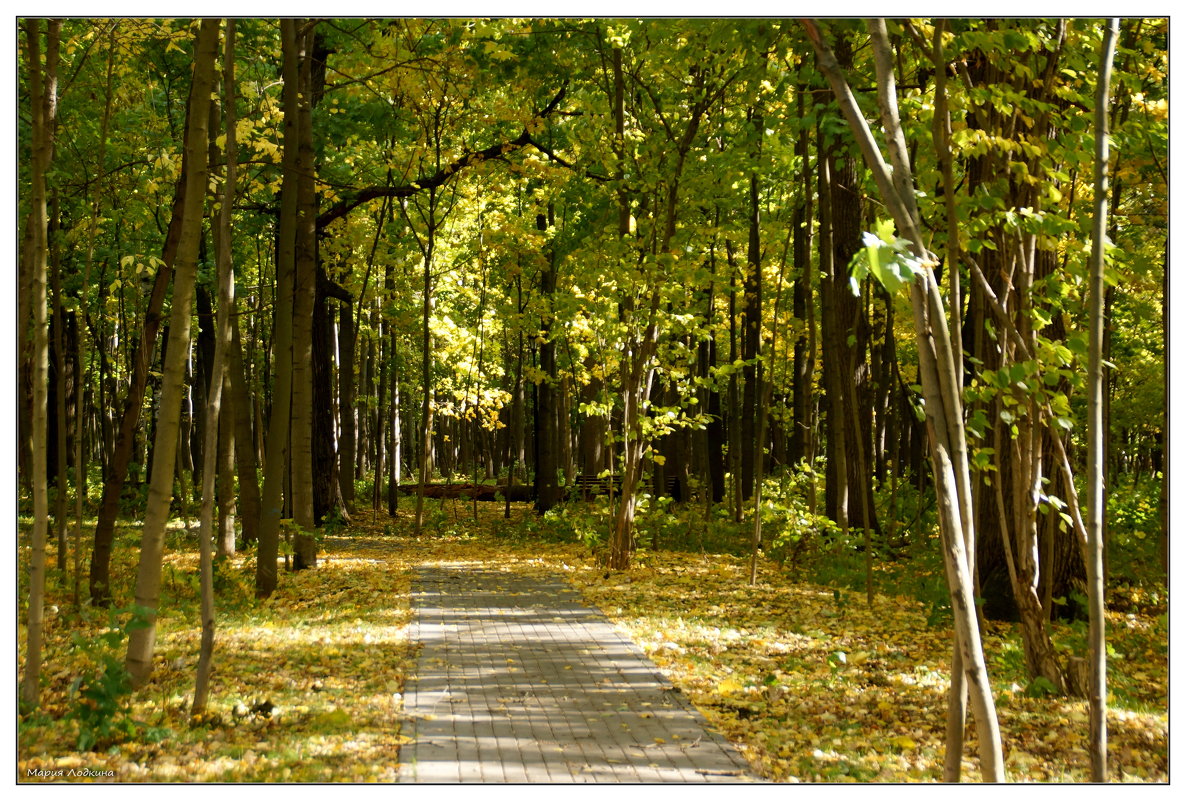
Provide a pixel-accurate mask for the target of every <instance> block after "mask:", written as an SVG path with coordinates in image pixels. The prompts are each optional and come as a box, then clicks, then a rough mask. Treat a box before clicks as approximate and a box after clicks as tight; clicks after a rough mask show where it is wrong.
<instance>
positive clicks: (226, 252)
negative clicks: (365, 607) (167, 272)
mask: <svg viewBox="0 0 1186 801" xmlns="http://www.w3.org/2000/svg"><path fill="white" fill-rule="evenodd" d="M223 70H224V71H223V97H224V101H223V102H224V104H225V108H226V112H225V117H226V148H225V150H226V173H225V175H224V178H223V181H224V184H223V191H222V197H221V203H220V205H219V213H218V221H217V226H216V227H215V230H214V253H215V260H216V263H217V265H218V317H217V320H216V321H215V329H214V331H213V332H212V333H213V334H214V354H213V358H212V359H211V365H210V390H209V392H208V393H207V397H206V415H205V419H206V431H205V437H206V441H205V443H204V446H203V450H202V453H203V456H204V459H205V464H204V465H203V466H202V511H201V522H200V524H199V528H198V543H199V548H200V550H199V553H200V557H199V559H200V563H201V564H200V571H201V584H202V601H201V605H202V606H201V608H202V611H201V615H202V639H201V647H200V650H199V652H198V668H197V677H196V679H195V682H194V700H193V705H192V706H191V707H190V714H192V715H200V714H201V713H203V712H204V711H205V710H206V703H207V700H208V698H209V692H210V672H211V668H212V667H213V659H214V625H215V621H214V564H213V554H212V550H213V548H212V544H213V543H212V538H213V535H214V531H213V528H214V506H215V497H214V492H215V486H214V483H215V473H216V471H217V469H218V468H217V464H218V450H219V448H218V439H219V429H220V428H221V429H223V430H224V431H226V432H228V433H229V432H230V431H231V430H232V426H231V424H230V423H231V421H229V420H220V415H219V413H220V411H221V409H222V390H223V386H224V385H225V384H226V383H227V382H226V381H225V365H226V361H227V350H228V349H229V347H230V342H231V316H232V311H233V310H234V305H235V272H234V264H233V262H232V261H231V208H232V207H233V206H234V202H235V179H236V160H237V159H238V151H237V149H236V147H235V118H236V115H235V20H233V19H229V20H227V29H226V48H225V50H224V52H223ZM228 439H229V438H228ZM228 461H229V460H228ZM228 467H229V465H228ZM230 477H231V473H230V470H229V469H227V470H225V471H224V472H223V473H222V475H221V477H220V481H222V482H223V483H226V482H228V481H229V480H230ZM224 542H225V540H224ZM224 547H225V546H224ZM231 549H232V550H233V549H234V536H233V534H232V537H231Z"/></svg>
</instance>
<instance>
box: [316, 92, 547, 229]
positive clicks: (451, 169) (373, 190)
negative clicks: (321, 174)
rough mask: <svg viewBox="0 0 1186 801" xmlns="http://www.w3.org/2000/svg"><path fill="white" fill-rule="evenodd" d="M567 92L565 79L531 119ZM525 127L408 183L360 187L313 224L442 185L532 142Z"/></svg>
mask: <svg viewBox="0 0 1186 801" xmlns="http://www.w3.org/2000/svg"><path fill="white" fill-rule="evenodd" d="M567 92H568V83H567V81H566V82H565V83H564V85H563V86H561V87H560V91H559V92H557V93H556V96H555V97H553V98H552V100H551V102H550V103H548V105H546V106H545V107H544V108H543V109H542V110H541V111H539V113H537V114H536V115H535V119H537V120H543V119H547V117H548V116H549V115H551V114H552V113H553V112H554V111H555V110H556V108H557V107H558V106H559V105H560V102H561V101H562V100H563V99H564V96H565V94H567ZM529 128H530V126H528V127H527V128H524V129H523V133H521V134H519V135H518V136H517V137H515V138H514V139H511V140H510V141H508V142H501V143H499V144H496V145H491V146H490V147H487V148H484V149H482V150H475V151H471V152H469V153H466V154H464V155H463V156H461V157H460V158H459V159H457V160H456V161H454V162H452V163H451V164H447V165H446V166H444V167H442V168H441V169H439V170H437V171H436V172H435V173H433V174H432V175H427V176H424V177H422V178H420V179H418V180H415V181H412V182H411V183H408V184H403V185H401V186H371V187H367V188H365V189H360V190H358V191H357V192H355V193H354V194H353V195H351V196H350V197H347V198H345V199H343V200H341V201H339V202H338V203H336V204H334V205H333V206H331V207H330V208H328V209H327V210H325V211H323V212H322V213H321V214H319V215H318V217H317V228H318V230H321V229H324V228H325V227H326V226H328V225H329V224H330V223H332V222H333V221H334V220H337V219H338V218H340V217H345V216H346V215H347V214H349V213H350V212H351V211H353V210H354V209H356V208H358V207H359V206H361V205H362V204H364V203H367V202H369V201H371V200H375V199H376V198H382V197H411V196H412V195H415V194H417V193H419V192H422V191H424V190H425V189H432V188H435V187H439V186H442V185H444V184H445V183H447V182H448V181H449V179H450V178H452V177H453V176H454V175H456V174H457V173H459V172H461V171H462V170H464V169H465V168H466V167H471V166H473V165H474V164H479V163H481V162H483V161H488V160H490V159H494V158H498V157H499V156H503V155H506V154H507V153H512V152H514V151H516V150H520V149H522V148H524V147H526V146H527V145H532V144H534V140H533V139H532V138H531V133H530V131H529Z"/></svg>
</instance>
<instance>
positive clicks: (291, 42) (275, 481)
mask: <svg viewBox="0 0 1186 801" xmlns="http://www.w3.org/2000/svg"><path fill="white" fill-rule="evenodd" d="M280 35H281V40H282V43H283V46H284V54H285V58H284V63H283V71H284V154H283V157H282V159H283V160H282V162H281V164H282V167H281V169H282V173H283V178H282V184H281V187H280V219H279V222H278V226H277V229H278V230H277V235H276V241H277V245H276V293H275V304H274V306H275V309H276V312H275V323H274V325H273V328H272V352H273V363H272V369H273V371H274V379H273V382H272V411H271V415H270V416H269V418H268V440H267V454H266V459H265V463H264V483H263V493H262V497H261V499H260V526H259V547H258V548H257V549H256V566H255V567H256V573H255V591H256V594H257V595H259V596H261V597H267V596H269V595H271V594H272V593H273V592H274V591H275V589H276V557H277V554H278V552H279V549H280V518H281V516H282V513H283V504H282V497H283V494H284V485H285V479H286V477H287V475H288V473H289V470H288V430H289V421H290V418H291V415H292V384H293V380H292V358H293V354H292V327H293V299H294V296H293V286H294V284H295V281H296V226H297V187H296V182H297V172H296V171H297V149H298V143H297V138H298V134H299V123H298V120H297V117H298V115H297V108H296V106H297V92H298V91H299V87H298V76H297V68H298V64H297V57H296V55H297V54H296V47H297V44H296V36H297V23H296V21H295V20H292V19H281V20H280Z"/></svg>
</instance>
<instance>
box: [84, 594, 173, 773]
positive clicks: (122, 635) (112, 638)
mask: <svg viewBox="0 0 1186 801" xmlns="http://www.w3.org/2000/svg"><path fill="white" fill-rule="evenodd" d="M151 614H152V610H151V609H146V608H145V607H142V606H134V607H130V608H127V609H116V610H112V612H111V618H110V623H109V625H108V628H107V631H105V632H104V633H102V634H100V635H98V636H97V637H87V636H85V635H82V634H78V633H75V634H74V635H73V638H72V639H73V645H74V648H75V649H76V650H79V651H81V652H83V653H84V654H87V655H88V656H89V657H90V659H89V661H90V662H91V663H92V668H91V669H89V670H87V671H85V672H84V673H83V674H82V675H80V676H78V677H77V678H75V679H74V681H73V682H72V683H71V685H70V697H71V698H72V699H74V701H75V703H74V707H73V709H72V710H71V711H70V714H69V715H68V716H67V717H68V718H71V719H73V720H76V721H78V750H79V751H90V750H92V749H94V748H99V747H103V746H106V745H109V744H112V743H117V742H122V741H125V740H130V739H133V738H135V737H138V736H139V737H144V738H145V739H147V740H150V741H159V740H161V739H163V738H164V737H165V736H167V735H168V732H167V731H166V730H164V729H157V728H152V727H149V726H146V725H145V724H143V723H140V722H139V721H136V720H133V719H132V716H131V712H130V710H129V707H128V699H129V697H130V696H131V694H132V677H131V676H130V675H129V674H128V670H127V668H126V667H124V662H123V658H122V653H123V646H124V641H125V640H126V639H127V637H128V635H129V634H131V633H132V632H133V631H136V630H138V629H143V628H147V627H148V626H149V625H150V623H149V617H150V615H151ZM123 617H126V618H127V619H126V620H125V621H124V622H123V623H120V622H119V620H120V618H123Z"/></svg>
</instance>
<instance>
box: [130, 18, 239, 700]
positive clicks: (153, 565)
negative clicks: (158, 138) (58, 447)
mask: <svg viewBox="0 0 1186 801" xmlns="http://www.w3.org/2000/svg"><path fill="white" fill-rule="evenodd" d="M218 28H219V21H218V20H216V19H205V20H203V21H202V23H201V28H200V29H199V32H198V34H197V37H196V42H195V45H194V72H193V82H192V84H191V87H190V97H189V109H188V114H187V123H186V131H185V149H186V151H187V158H188V159H189V163H190V170H189V173H188V174H187V176H186V183H185V194H184V209H185V211H184V214H183V217H182V222H181V232H180V238H179V241H178V247H177V259H176V263H175V264H174V280H173V307H172V311H171V313H170V318H169V347H168V352H167V354H166V355H167V358H166V361H165V365H164V375H163V377H162V382H161V383H162V389H161V403H160V411H159V413H158V422H157V427H156V435H155V440H156V441H155V444H154V447H153V450H154V452H155V457H154V461H153V471H152V483H151V484H150V486H149V490H148V508H147V510H146V511H145V515H144V528H143V536H142V540H141V544H140V563H139V568H138V570H137V574H136V605H137V606H138V607H140V608H142V609H144V610H151V611H148V612H146V614H147V617H148V625H147V626H146V627H145V628H141V629H136V630H135V631H133V632H132V633H131V635H130V638H129V641H128V653H127V659H126V667H127V670H128V673H129V675H130V676H131V678H132V682H133V684H134V685H135V686H141V685H143V684H144V683H145V682H146V681H147V680H148V678H149V676H150V675H151V673H152V657H153V653H154V651H155V645H156V616H157V605H158V603H159V601H160V584H161V560H162V556H163V554H164V545H165V524H166V523H167V522H168V519H169V505H170V502H171V500H172V496H173V466H174V464H175V460H176V453H177V446H178V434H179V432H180V422H181V421H180V414H181V395H182V391H183V389H184V387H183V383H184V378H185V360H186V356H187V355H188V351H189V339H190V337H189V334H190V317H191V315H192V313H193V311H192V304H193V293H194V280H195V278H196V276H197V267H198V265H197V258H198V244H199V240H200V239H201V235H202V205H203V200H204V198H205V194H206V185H207V178H206V176H207V165H206V146H207V140H208V134H209V130H208V126H207V123H208V119H209V114H210V93H211V91H212V90H213V87H214V61H215V57H216V55H217V52H218Z"/></svg>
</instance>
